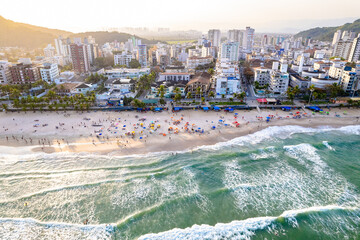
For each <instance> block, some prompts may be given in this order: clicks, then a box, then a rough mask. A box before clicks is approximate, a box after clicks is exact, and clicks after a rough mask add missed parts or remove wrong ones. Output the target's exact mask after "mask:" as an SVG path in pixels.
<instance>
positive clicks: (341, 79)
mask: <svg viewBox="0 0 360 240" xmlns="http://www.w3.org/2000/svg"><path fill="white" fill-rule="evenodd" d="M344 64H345V63H344V62H335V63H333V65H332V66H331V67H330V70H329V77H330V78H332V79H335V80H338V82H337V83H339V84H340V85H341V87H342V89H343V90H344V91H345V92H347V93H353V92H354V91H356V90H357V89H358V88H359V84H358V82H359V80H360V75H359V73H358V71H359V70H358V69H357V68H352V67H350V66H346V65H344ZM357 70H358V71H357Z"/></svg>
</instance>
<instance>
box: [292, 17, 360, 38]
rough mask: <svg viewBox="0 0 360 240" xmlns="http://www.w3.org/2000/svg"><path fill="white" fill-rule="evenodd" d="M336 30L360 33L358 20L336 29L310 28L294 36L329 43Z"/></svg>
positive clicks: (359, 21)
mask: <svg viewBox="0 0 360 240" xmlns="http://www.w3.org/2000/svg"><path fill="white" fill-rule="evenodd" d="M337 30H342V31H345V30H347V31H353V32H355V33H359V32H360V19H358V20H356V21H354V22H353V23H346V24H344V25H342V26H338V27H322V28H319V27H317V28H312V29H309V30H306V31H302V32H299V33H298V34H296V35H295V37H303V38H309V37H310V38H312V39H317V40H321V41H331V40H332V38H333V36H334V33H335V32H336V31H337Z"/></svg>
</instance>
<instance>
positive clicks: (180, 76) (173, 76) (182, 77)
mask: <svg viewBox="0 0 360 240" xmlns="http://www.w3.org/2000/svg"><path fill="white" fill-rule="evenodd" d="M189 80H190V73H187V72H165V73H160V74H159V79H158V80H157V81H158V82H162V81H189Z"/></svg>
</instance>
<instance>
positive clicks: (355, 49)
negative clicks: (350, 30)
mask: <svg viewBox="0 0 360 240" xmlns="http://www.w3.org/2000/svg"><path fill="white" fill-rule="evenodd" d="M359 60H360V33H359V35H358V36H357V38H355V39H354V40H353V44H352V46H351V49H350V54H349V58H348V61H350V62H357V61H359Z"/></svg>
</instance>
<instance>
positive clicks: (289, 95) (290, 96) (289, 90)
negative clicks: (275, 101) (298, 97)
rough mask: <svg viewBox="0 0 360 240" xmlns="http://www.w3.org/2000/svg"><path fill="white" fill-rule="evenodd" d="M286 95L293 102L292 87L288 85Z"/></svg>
mask: <svg viewBox="0 0 360 240" xmlns="http://www.w3.org/2000/svg"><path fill="white" fill-rule="evenodd" d="M286 95H287V96H288V98H289V99H290V101H291V102H292V103H293V102H294V98H295V94H294V89H293V88H291V87H288V89H287V90H286Z"/></svg>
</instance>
